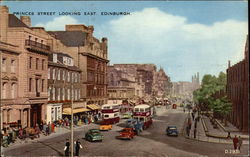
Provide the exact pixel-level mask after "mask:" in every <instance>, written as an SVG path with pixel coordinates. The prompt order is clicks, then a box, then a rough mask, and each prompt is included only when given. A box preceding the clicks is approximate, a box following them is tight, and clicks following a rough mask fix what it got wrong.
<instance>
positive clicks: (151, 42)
mask: <svg viewBox="0 0 250 157" xmlns="http://www.w3.org/2000/svg"><path fill="white" fill-rule="evenodd" d="M0 3H1V2H0ZM1 5H7V6H8V7H9V10H10V13H13V12H35V15H32V16H31V21H32V26H43V27H45V29H46V30H64V26H65V25H66V24H85V25H93V26H94V29H95V30H94V35H95V36H96V37H97V38H98V39H101V38H102V37H107V38H108V51H109V54H108V56H109V60H110V64H123V63H124V64H126V63H153V64H156V65H157V66H158V69H159V68H160V67H162V68H163V69H164V70H165V72H166V74H167V75H168V76H170V78H171V81H174V82H176V81H191V78H192V75H194V74H196V73H197V72H199V74H200V77H202V76H203V75H204V74H212V75H216V76H217V75H218V74H219V72H220V71H223V72H225V71H226V69H227V66H228V60H230V61H231V64H236V63H237V62H239V61H240V60H242V59H243V58H244V47H245V43H246V36H247V34H248V29H247V28H248V14H247V13H248V2H247V1H188V2H184V1H136V2H131V1H130V2H129V1H121V2H115V1H106V2H101V1H71V2H67V1H44V2H42V1H32V2H23V1H15V2H2V4H1ZM37 12H55V15H36V14H37ZM62 12H64V13H65V12H81V15H59V14H60V13H62ZM84 12H96V14H95V15H92V16H90V15H84ZM101 12H129V13H130V15H119V16H118V15H100V14H101Z"/></svg>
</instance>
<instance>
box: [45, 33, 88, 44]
mask: <svg viewBox="0 0 250 157" xmlns="http://www.w3.org/2000/svg"><path fill="white" fill-rule="evenodd" d="M48 33H49V34H53V35H55V38H56V39H58V40H60V41H61V42H62V43H63V44H64V45H66V46H69V47H77V46H84V41H85V39H86V37H87V33H85V32H82V31H48Z"/></svg>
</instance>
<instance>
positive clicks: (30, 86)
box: [29, 78, 32, 92]
mask: <svg viewBox="0 0 250 157" xmlns="http://www.w3.org/2000/svg"><path fill="white" fill-rule="evenodd" d="M31 89H32V78H30V79H29V92H31Z"/></svg>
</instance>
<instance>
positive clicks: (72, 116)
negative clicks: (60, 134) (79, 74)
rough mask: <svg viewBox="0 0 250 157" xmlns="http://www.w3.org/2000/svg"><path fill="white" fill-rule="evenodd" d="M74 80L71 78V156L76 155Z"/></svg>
mask: <svg viewBox="0 0 250 157" xmlns="http://www.w3.org/2000/svg"><path fill="white" fill-rule="evenodd" d="M73 118H74V115H73V82H72V80H71V157H73V156H74V129H73V127H74V124H73Z"/></svg>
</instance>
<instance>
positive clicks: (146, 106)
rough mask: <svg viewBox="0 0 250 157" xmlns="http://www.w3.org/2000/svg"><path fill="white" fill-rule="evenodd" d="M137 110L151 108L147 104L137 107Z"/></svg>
mask: <svg viewBox="0 0 250 157" xmlns="http://www.w3.org/2000/svg"><path fill="white" fill-rule="evenodd" d="M135 108H150V106H149V105H147V104H141V105H136V106H135Z"/></svg>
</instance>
